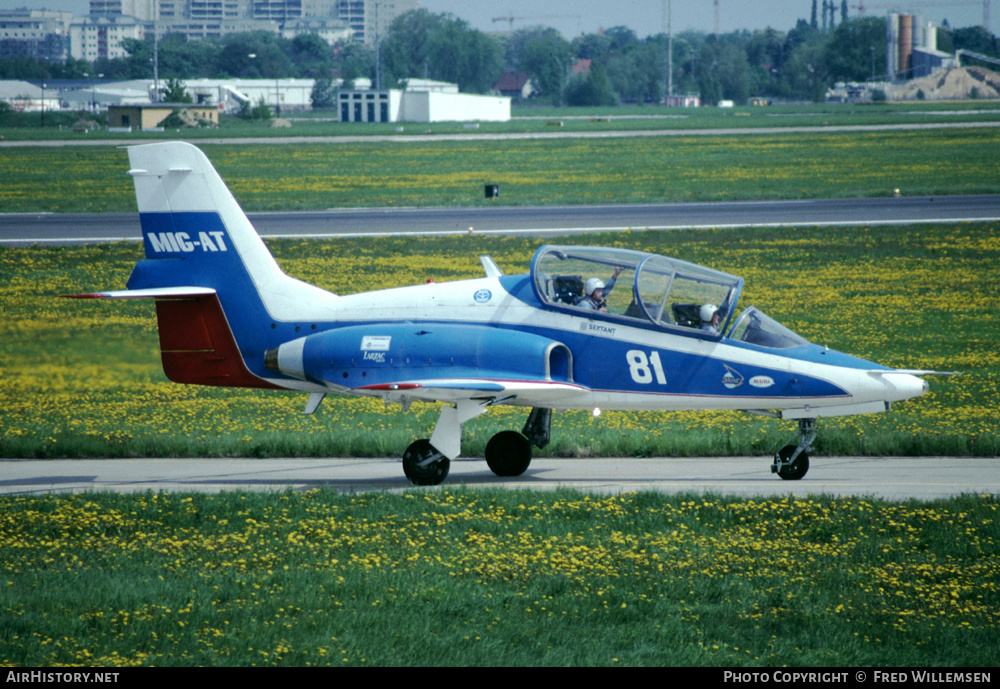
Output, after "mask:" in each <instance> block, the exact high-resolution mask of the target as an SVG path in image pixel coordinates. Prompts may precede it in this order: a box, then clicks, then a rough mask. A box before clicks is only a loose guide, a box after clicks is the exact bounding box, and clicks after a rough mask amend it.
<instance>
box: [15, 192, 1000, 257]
mask: <svg viewBox="0 0 1000 689" xmlns="http://www.w3.org/2000/svg"><path fill="white" fill-rule="evenodd" d="M248 216H249V218H250V221H251V222H252V223H253V225H254V227H255V228H256V229H257V231H258V233H259V234H261V235H262V236H263V237H265V238H280V237H285V238H316V239H321V238H331V237H351V236H386V235H436V234H441V235H446V234H468V233H469V232H470V231H471V232H472V233H478V234H497V235H519V234H522V235H536V236H555V235H567V234H579V233H587V232H596V231H614V230H624V229H632V230H643V229H690V228H694V229H697V228H720V227H748V226H750V227H781V226H791V225H804V226H809V225H865V224H869V225H874V224H899V225H901V224H914V223H929V222H965V221H997V220H1000V195H978V196H915V197H898V198H897V197H888V198H864V199H815V200H800V201H739V202H728V203H667V204H649V205H615V206H609V205H598V206H590V205H584V206H554V207H553V206H544V207H528V206H494V207H476V208H393V209H381V208H375V209H340V210H328V211H300V212H270V213H248ZM140 239H141V231H140V227H139V215H138V213H91V214H83V213H67V214H55V213H10V214H0V245H2V246H25V245H30V244H34V243H43V244H83V243H94V242H107V241H120V240H133V241H139V240H140Z"/></svg>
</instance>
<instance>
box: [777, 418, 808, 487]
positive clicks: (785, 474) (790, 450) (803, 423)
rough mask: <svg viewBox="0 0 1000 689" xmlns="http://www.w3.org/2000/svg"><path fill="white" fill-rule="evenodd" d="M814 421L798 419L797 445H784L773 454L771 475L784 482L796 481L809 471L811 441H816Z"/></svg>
mask: <svg viewBox="0 0 1000 689" xmlns="http://www.w3.org/2000/svg"><path fill="white" fill-rule="evenodd" d="M815 422H816V419H799V435H798V443H797V444H795V445H785V446H784V447H783V448H781V449H780V450H778V451H777V452H776V453H774V464H772V465H771V473H774V474H777V475H778V476H780V477H781V478H783V479H784V480H786V481H798V480H799V479H800V478H802V477H803V476H805V475H806V472H807V471H809V454H808V453H809V452H811V451H812V449H813V446H812V441H813V440H815V439H816V428H815Z"/></svg>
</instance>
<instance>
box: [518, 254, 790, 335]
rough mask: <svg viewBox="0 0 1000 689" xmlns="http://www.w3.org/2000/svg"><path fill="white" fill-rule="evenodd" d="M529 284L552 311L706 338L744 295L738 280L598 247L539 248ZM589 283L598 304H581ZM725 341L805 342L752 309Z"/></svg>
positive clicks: (724, 323)
mask: <svg viewBox="0 0 1000 689" xmlns="http://www.w3.org/2000/svg"><path fill="white" fill-rule="evenodd" d="M531 278H532V284H533V285H534V288H535V293H536V295H537V296H538V298H539V299H540V300H541V301H542V302H543V303H545V304H547V305H550V306H552V307H555V308H558V309H565V310H567V311H572V312H575V313H578V314H579V313H581V312H582V311H583V310H587V311H590V312H591V313H593V314H594V315H595V317H599V318H602V319H608V320H624V321H626V322H629V321H631V322H632V323H633V324H636V325H645V326H647V327H648V326H649V325H653V326H655V327H657V328H659V329H662V330H665V331H673V332H679V333H685V334H695V333H697V334H698V335H699V336H701V337H710V338H711V337H714V338H719V337H721V336H722V333H725V332H726V330H727V328H728V327H729V324H730V322H732V320H733V314H734V313H735V310H736V303H737V301H738V300H739V298H740V293H741V292H742V290H743V278H740V277H736V276H735V275H728V274H727V273H722V272H720V271H717V270H712V269H711V268H705V267H704V266H699V265H695V264H693V263H687V262H685V261H679V260H677V259H674V258H668V257H666V256H658V255H656V254H648V253H645V252H642V251H630V250H627V249H607V248H600V247H579V246H548V245H547V246H543V247H542V248H540V249H539V250H538V251H537V252H535V256H534V258H533V259H532V261H531ZM595 279H596V280H595ZM588 282H590V286H591V287H594V286H595V285H600V286H601V287H602V289H601V294H600V295H599V296H600V299H599V300H597V299H591V300H587V299H585V297H586V296H587V295H586V294H585V293H584V291H585V285H587V284H588ZM714 314H718V319H717V320H714V319H712V316H713V315H714ZM729 338H730V339H731V340H735V341H739V342H744V343H746V344H750V345H754V346H757V347H764V348H767V349H788V348H791V347H798V346H801V345H807V344H809V342H808V340H806V339H805V338H803V337H801V336H799V335H797V334H796V333H794V332H792V331H791V330H789V329H788V328H786V327H785V326H783V325H781V324H780V323H778V322H777V321H775V320H774V319H773V318H770V317H768V316H767V315H765V314H764V313H762V312H761V311H759V310H757V309H756V308H754V307H752V306H751V307H749V308H747V309H746V310H744V311H743V313H741V314H740V315H739V318H738V319H736V321H735V325H733V326H732V329H731V330H729Z"/></svg>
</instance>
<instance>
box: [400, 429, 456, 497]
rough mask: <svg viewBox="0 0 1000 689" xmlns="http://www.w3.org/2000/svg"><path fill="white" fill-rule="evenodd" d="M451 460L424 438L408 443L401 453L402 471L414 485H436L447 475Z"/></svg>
mask: <svg viewBox="0 0 1000 689" xmlns="http://www.w3.org/2000/svg"><path fill="white" fill-rule="evenodd" d="M450 466H451V461H449V459H448V458H447V457H445V456H444V455H443V454H441V453H440V452H438V451H437V448H435V447H434V446H433V445H431V441H430V440H427V439H426V438H424V439H421V440H416V441H414V442H412V443H410V446H409V447H408V448H406V452H404V453H403V473H404V474H406V478H408V479H410V483H412V484H413V485H415V486H436V485H438V484H439V483H441V482H442V481H444V480H445V478H447V476H448V468H449V467H450Z"/></svg>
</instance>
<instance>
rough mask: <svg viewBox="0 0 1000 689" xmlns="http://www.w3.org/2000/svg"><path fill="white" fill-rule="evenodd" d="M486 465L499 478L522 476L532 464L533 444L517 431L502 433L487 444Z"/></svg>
mask: <svg viewBox="0 0 1000 689" xmlns="http://www.w3.org/2000/svg"><path fill="white" fill-rule="evenodd" d="M486 464H488V465H489V467H490V471H492V472H493V473H494V474H496V475H497V476H520V475H521V474H523V473H524V472H525V471H527V469H528V465H529V464H531V443H530V442H529V441H528V439H527V438H525V437H524V436H523V435H521V434H520V433H518V432H517V431H500V432H499V433H497V434H496V435H495V436H493V437H492V438H490V441H489V442H488V443H486Z"/></svg>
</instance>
